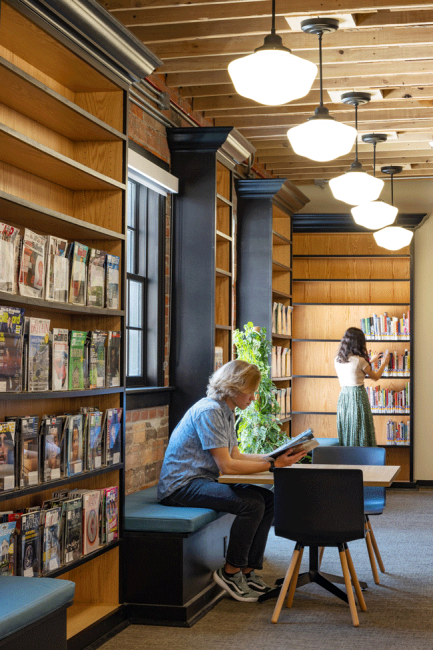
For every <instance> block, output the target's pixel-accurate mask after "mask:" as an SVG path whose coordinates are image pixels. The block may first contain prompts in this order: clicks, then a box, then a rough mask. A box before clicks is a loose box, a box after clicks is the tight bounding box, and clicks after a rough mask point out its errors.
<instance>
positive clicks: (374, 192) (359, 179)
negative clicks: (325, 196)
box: [329, 92, 384, 205]
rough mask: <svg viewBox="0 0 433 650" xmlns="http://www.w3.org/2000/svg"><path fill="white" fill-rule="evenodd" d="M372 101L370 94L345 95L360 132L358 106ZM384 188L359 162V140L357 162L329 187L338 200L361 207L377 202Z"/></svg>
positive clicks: (343, 97) (344, 101)
mask: <svg viewBox="0 0 433 650" xmlns="http://www.w3.org/2000/svg"><path fill="white" fill-rule="evenodd" d="M370 99H371V95H370V93H361V92H353V93H344V94H343V95H341V101H342V102H343V103H344V104H350V105H351V106H354V107H355V128H356V130H358V106H359V105H360V104H367V103H368V102H369V101H370ZM383 186H384V182H383V180H381V179H380V178H375V177H374V176H370V174H367V173H366V172H365V171H364V170H363V168H362V165H361V163H360V162H359V161H358V138H357V139H356V141H355V162H353V163H352V164H351V166H350V169H349V171H348V172H346V173H345V174H342V175H341V176H337V177H336V178H332V179H331V180H330V181H329V187H330V188H331V192H332V194H333V195H334V197H335V198H336V199H338V200H339V201H344V202H345V203H349V204H350V205H359V204H360V203H365V202H366V201H375V200H376V199H377V197H378V196H379V194H380V193H381V191H382V188H383Z"/></svg>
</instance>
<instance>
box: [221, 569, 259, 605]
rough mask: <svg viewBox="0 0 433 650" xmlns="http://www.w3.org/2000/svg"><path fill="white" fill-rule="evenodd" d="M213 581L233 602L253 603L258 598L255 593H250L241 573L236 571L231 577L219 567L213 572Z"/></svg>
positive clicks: (250, 590)
mask: <svg viewBox="0 0 433 650" xmlns="http://www.w3.org/2000/svg"><path fill="white" fill-rule="evenodd" d="M213 579H214V580H215V582H216V583H217V585H219V586H220V587H222V588H223V589H225V590H226V591H227V593H229V594H230V596H231V597H232V598H234V599H235V600H239V601H241V602H242V601H243V602H245V603H255V602H257V600H258V598H259V594H258V593H257V591H252V589H250V588H249V586H248V585H247V581H246V579H245V576H244V574H243V573H242V571H238V572H237V573H234V574H233V575H228V574H226V573H225V572H224V571H223V568H222V567H220V568H219V569H218V570H217V571H214V574H213Z"/></svg>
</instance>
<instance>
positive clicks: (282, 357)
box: [271, 345, 292, 378]
mask: <svg viewBox="0 0 433 650" xmlns="http://www.w3.org/2000/svg"><path fill="white" fill-rule="evenodd" d="M291 367H292V351H291V349H290V348H284V347H283V346H281V345H274V346H272V351H271V370H272V377H273V378H279V377H290V375H291Z"/></svg>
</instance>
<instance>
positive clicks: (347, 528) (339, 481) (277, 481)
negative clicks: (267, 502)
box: [274, 467, 365, 546]
mask: <svg viewBox="0 0 433 650" xmlns="http://www.w3.org/2000/svg"><path fill="white" fill-rule="evenodd" d="M274 490H275V534H276V535H278V536H279V537H286V538H287V539H291V540H294V541H296V542H299V543H301V544H303V545H306V546H307V545H311V544H317V545H319V546H327V545H333V544H340V543H342V542H349V541H351V540H354V539H362V538H363V537H364V534H365V533H364V492H363V476H362V471H361V470H358V469H315V468H313V467H310V468H302V467H299V468H298V467H296V468H276V469H275V471H274Z"/></svg>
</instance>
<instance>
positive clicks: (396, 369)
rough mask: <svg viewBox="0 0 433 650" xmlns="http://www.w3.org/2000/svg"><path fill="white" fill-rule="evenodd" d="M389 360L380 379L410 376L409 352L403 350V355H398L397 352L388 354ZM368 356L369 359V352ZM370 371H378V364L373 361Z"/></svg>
mask: <svg viewBox="0 0 433 650" xmlns="http://www.w3.org/2000/svg"><path fill="white" fill-rule="evenodd" d="M389 355H390V359H389V362H388V363H387V365H386V367H385V370H384V372H383V374H382V377H386V376H387V375H400V374H401V375H407V376H409V375H410V350H405V351H404V354H398V352H390V353H389ZM369 356H370V357H371V356H372V354H371V350H370V351H369ZM371 367H372V370H375V371H377V370H378V369H379V362H378V361H373V362H372V364H371Z"/></svg>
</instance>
